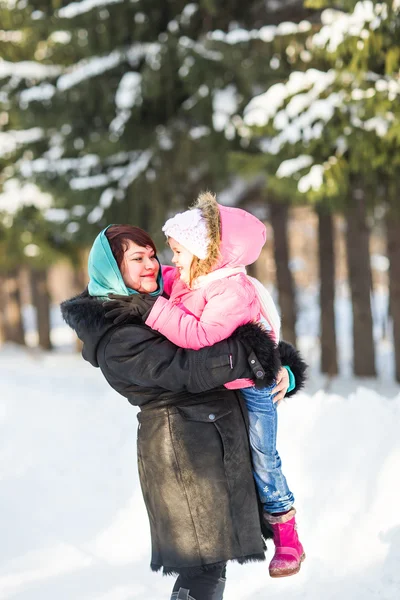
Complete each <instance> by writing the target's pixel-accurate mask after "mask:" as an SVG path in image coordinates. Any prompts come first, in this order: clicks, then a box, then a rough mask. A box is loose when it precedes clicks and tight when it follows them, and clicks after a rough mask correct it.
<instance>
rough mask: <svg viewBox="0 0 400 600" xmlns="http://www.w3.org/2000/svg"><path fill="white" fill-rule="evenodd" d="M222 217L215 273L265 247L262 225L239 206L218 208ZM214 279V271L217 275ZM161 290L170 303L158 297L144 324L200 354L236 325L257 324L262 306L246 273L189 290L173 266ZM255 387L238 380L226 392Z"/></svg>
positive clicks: (166, 270)
mask: <svg viewBox="0 0 400 600" xmlns="http://www.w3.org/2000/svg"><path fill="white" fill-rule="evenodd" d="M219 210H220V216H221V246H220V255H221V257H220V260H219V262H218V264H217V265H216V268H215V271H216V270H217V269H223V268H233V267H240V266H246V265H249V264H251V263H253V262H254V261H255V260H257V258H258V256H259V254H260V252H261V249H262V247H263V245H264V243H265V239H266V232H265V226H264V225H263V223H261V221H259V219H257V218H256V217H254V216H253V215H251V214H250V213H248V212H246V211H244V210H241V209H239V208H231V207H226V206H219ZM215 275H217V273H215ZM163 278H164V288H165V291H166V292H167V293H168V294H170V299H169V300H167V299H166V298H158V299H157V301H156V302H155V304H154V307H153V308H152V310H151V312H150V315H149V316H148V318H147V320H146V325H148V326H149V327H151V328H152V329H155V330H156V331H159V332H160V333H162V334H163V335H165V337H167V338H168V339H169V340H171V342H173V343H174V344H176V345H177V346H180V347H181V348H192V349H193V350H198V349H200V348H203V347H204V346H212V345H214V344H215V343H216V342H219V341H221V340H224V339H226V338H227V337H229V336H230V335H231V334H232V333H233V332H234V331H235V329H236V328H237V327H239V325H244V324H245V323H249V322H250V321H259V320H260V302H259V300H258V297H257V294H256V292H255V289H254V286H253V285H252V283H251V282H250V281H249V280H248V279H247V277H246V275H245V274H244V273H239V274H235V275H231V276H227V277H223V278H222V279H217V280H213V281H210V282H207V275H206V276H204V277H202V278H200V280H203V281H202V282H201V283H200V281H199V282H197V283H198V284H199V283H200V285H201V287H196V288H195V289H191V288H189V287H188V286H187V285H186V284H185V283H184V282H183V281H181V279H179V276H178V273H177V270H176V269H175V267H165V266H164V267H163ZM251 385H253V382H252V381H251V380H246V379H240V380H239V379H238V380H236V381H234V382H232V383H229V384H226V387H227V388H229V389H240V388H243V387H249V386H251Z"/></svg>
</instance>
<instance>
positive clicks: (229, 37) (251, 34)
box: [207, 21, 311, 45]
mask: <svg viewBox="0 0 400 600" xmlns="http://www.w3.org/2000/svg"><path fill="white" fill-rule="evenodd" d="M310 29H311V23H309V22H308V21H301V22H300V23H298V24H297V23H292V22H289V21H285V22H282V23H279V25H265V26H263V27H261V28H260V29H252V30H248V29H243V28H242V27H236V28H235V29H231V31H229V32H228V33H225V32H224V31H222V30H220V29H216V30H215V31H211V32H209V33H208V34H207V39H210V40H214V41H217V42H225V43H226V44H232V45H233V44H240V43H243V42H249V41H250V40H261V41H263V42H266V43H269V42H272V41H273V40H274V39H275V37H277V36H287V35H296V34H297V33H305V32H307V31H309V30H310Z"/></svg>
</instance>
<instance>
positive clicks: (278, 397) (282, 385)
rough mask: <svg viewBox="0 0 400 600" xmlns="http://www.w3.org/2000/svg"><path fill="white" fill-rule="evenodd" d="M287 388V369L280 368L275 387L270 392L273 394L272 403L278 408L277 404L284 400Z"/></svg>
mask: <svg viewBox="0 0 400 600" xmlns="http://www.w3.org/2000/svg"><path fill="white" fill-rule="evenodd" d="M288 388H289V373H288V372H287V369H285V368H284V367H281V368H280V369H279V372H278V375H277V376H276V386H275V387H274V389H273V390H272V393H273V394H274V398H273V402H274V404H277V405H278V406H279V403H280V402H282V400H283V399H284V397H285V395H286V392H287V390H288Z"/></svg>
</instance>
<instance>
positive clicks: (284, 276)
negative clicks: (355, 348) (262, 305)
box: [270, 202, 296, 346]
mask: <svg viewBox="0 0 400 600" xmlns="http://www.w3.org/2000/svg"><path fill="white" fill-rule="evenodd" d="M288 212H289V208H288V205H287V204H285V203H280V202H276V203H275V202H271V204H270V219H271V225H272V228H273V231H274V257H275V264H276V279H277V285H278V302H279V306H280V310H281V318H282V338H283V339H284V340H286V341H287V342H290V343H291V344H293V345H294V346H295V345H296V301H295V294H294V282H293V276H292V273H291V271H290V268H289V245H288V238H287V226H288Z"/></svg>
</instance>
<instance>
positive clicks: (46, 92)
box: [19, 83, 56, 108]
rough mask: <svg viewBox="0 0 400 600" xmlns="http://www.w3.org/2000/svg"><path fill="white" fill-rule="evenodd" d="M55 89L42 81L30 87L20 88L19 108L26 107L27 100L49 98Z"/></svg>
mask: <svg viewBox="0 0 400 600" xmlns="http://www.w3.org/2000/svg"><path fill="white" fill-rule="evenodd" d="M55 91H56V88H55V87H54V85H51V84H50V83H42V84H41V85H35V86H33V87H31V88H27V89H25V90H22V92H21V93H20V95H19V101H20V106H21V108H26V107H27V106H28V104H29V102H33V101H34V100H35V101H37V102H43V101H45V100H51V98H52V97H53V96H54V94H55Z"/></svg>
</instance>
